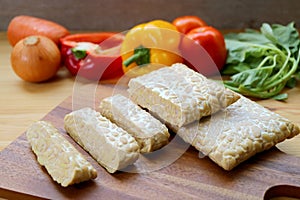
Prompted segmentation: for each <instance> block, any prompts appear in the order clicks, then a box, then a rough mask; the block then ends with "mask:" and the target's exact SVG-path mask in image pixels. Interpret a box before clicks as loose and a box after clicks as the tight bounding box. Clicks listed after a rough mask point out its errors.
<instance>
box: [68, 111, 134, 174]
mask: <svg viewBox="0 0 300 200" xmlns="http://www.w3.org/2000/svg"><path fill="white" fill-rule="evenodd" d="M64 123H65V129H66V131H67V132H68V133H69V134H70V136H71V137H72V138H73V139H74V140H75V141H76V142H77V143H78V144H79V145H81V146H82V147H83V148H84V149H85V150H86V151H88V152H89V153H90V154H91V156H92V157H93V158H95V160H97V162H98V163H99V164H100V165H102V166H103V167H104V168H106V170H107V171H108V172H110V173H114V172H116V171H117V170H119V169H122V168H125V167H126V166H128V165H130V164H133V163H134V162H135V161H136V160H137V159H138V156H139V146H138V143H137V142H136V140H135V139H134V138H133V137H132V136H131V135H130V134H129V133H127V132H126V131H125V130H123V129H122V128H120V127H118V126H117V125H116V124H114V123H112V122H111V121H109V120H108V119H107V118H105V117H103V116H102V115H101V114H100V113H99V112H96V111H95V110H93V109H91V108H82V109H80V110H76V111H73V112H71V113H69V114H67V115H66V116H65V118H64Z"/></svg>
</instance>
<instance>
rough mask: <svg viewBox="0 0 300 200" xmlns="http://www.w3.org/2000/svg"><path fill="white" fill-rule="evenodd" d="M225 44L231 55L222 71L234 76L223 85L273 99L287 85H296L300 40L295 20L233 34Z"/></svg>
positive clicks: (229, 35) (298, 70) (227, 38)
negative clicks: (284, 24) (258, 29)
mask: <svg viewBox="0 0 300 200" xmlns="http://www.w3.org/2000/svg"><path fill="white" fill-rule="evenodd" d="M225 44H226V48H227V50H228V54H227V60H226V65H225V67H224V70H223V71H222V74H226V75H231V77H230V78H231V80H230V81H225V82H224V84H225V85H226V87H228V88H230V89H232V90H234V91H237V92H240V93H242V94H244V95H247V96H252V97H258V98H271V97H273V96H276V95H277V94H279V93H280V92H281V90H282V89H283V88H284V87H285V86H286V87H295V85H296V81H297V80H299V78H300V66H299V60H300V39H299V33H298V31H297V29H296V28H295V27H294V23H293V22H291V23H289V24H288V25H287V26H283V25H280V24H272V25H270V24H267V23H264V24H262V26H261V28H260V31H257V30H253V29H247V30H245V32H242V33H230V34H227V35H225ZM297 66H299V67H297ZM297 75H299V76H297ZM292 77H293V78H292ZM276 98H278V99H284V98H287V95H281V96H278V97H276Z"/></svg>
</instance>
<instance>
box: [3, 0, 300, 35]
mask: <svg viewBox="0 0 300 200" xmlns="http://www.w3.org/2000/svg"><path fill="white" fill-rule="evenodd" d="M16 15H31V16H36V17H40V18H45V19H49V20H52V21H55V22H57V23H60V24H61V25H63V26H65V27H66V28H68V29H69V30H74V31H77V30H103V31H125V30H127V29H129V28H131V27H132V26H134V25H136V24H138V23H141V22H144V21H150V20H152V19H164V20H169V21H172V20H173V19H174V18H176V17H178V16H181V15H197V16H199V17H201V18H202V19H204V20H205V21H206V22H207V23H208V24H210V25H212V26H214V27H216V28H219V29H244V28H258V27H260V25H261V23H263V22H268V23H280V24H283V25H286V24H287V23H289V22H291V21H294V22H295V23H296V26H297V27H298V28H300V1H299V0H226V1H224V0H51V1H49V0H0V31H5V30H6V29H7V26H8V23H9V22H10V20H11V19H12V18H13V17H14V16H16Z"/></svg>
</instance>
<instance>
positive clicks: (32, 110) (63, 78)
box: [0, 32, 300, 156]
mask: <svg viewBox="0 0 300 200" xmlns="http://www.w3.org/2000/svg"><path fill="white" fill-rule="evenodd" d="M11 50H12V47H11V46H10V45H9V43H8V41H7V39H6V33H5V32H0V83H1V87H0V93H1V95H0V100H1V103H0V126H1V127H0V131H1V132H0V150H2V149H4V148H5V147H6V146H7V145H8V144H9V143H11V142H12V141H14V140H15V139H16V138H17V137H18V136H20V135H21V134H22V133H23V132H24V131H26V129H27V127H28V126H29V125H30V124H31V123H32V122H34V121H36V120H39V119H41V118H42V117H43V116H44V115H46V114H47V113H48V112H49V111H51V110H52V109H53V108H54V107H55V106H57V105H58V104H59V103H61V102H62V101H63V100H64V99H65V98H67V97H68V96H70V95H71V94H72V89H73V84H74V77H72V76H70V75H69V73H68V71H67V70H66V69H65V68H62V69H61V70H60V71H59V73H58V75H57V77H56V78H54V79H53V80H52V81H49V82H46V83H39V84H36V83H28V82H25V81H23V80H21V79H20V78H19V77H17V76H16V75H15V73H14V72H13V70H12V68H11V66H10V53H11ZM298 87H299V86H298ZM294 93H296V95H297V96H298V93H299V96H300V92H299V89H298V90H297V91H295V92H294ZM296 101H297V100H296ZM267 103H268V102H262V104H263V105H267ZM288 104H289V102H287V105H288ZM295 105H296V106H298V107H297V108H296V109H297V110H299V109H300V106H299V105H300V103H299V104H295V102H292V103H291V107H293V106H295ZM299 113H300V112H299ZM279 114H281V113H279ZM284 114H285V113H284ZM293 116H294V118H295V115H293ZM286 117H287V118H289V113H287V115H286ZM291 120H294V119H291ZM299 122H300V120H296V123H298V124H299ZM277 147H278V148H279V149H281V150H282V151H285V152H287V153H291V154H294V155H298V156H300V136H297V137H295V138H293V139H291V140H288V141H285V142H282V143H281V144H279V145H277Z"/></svg>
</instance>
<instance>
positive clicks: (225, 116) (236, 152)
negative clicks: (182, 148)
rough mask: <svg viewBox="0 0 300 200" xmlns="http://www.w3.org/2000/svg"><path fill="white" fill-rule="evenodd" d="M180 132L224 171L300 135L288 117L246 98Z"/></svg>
mask: <svg viewBox="0 0 300 200" xmlns="http://www.w3.org/2000/svg"><path fill="white" fill-rule="evenodd" d="M177 134H178V135H179V136H181V137H182V138H183V140H184V141H186V142H188V143H190V144H192V146H194V147H195V148H196V149H198V150H199V151H200V152H202V153H203V154H204V155H208V156H209V157H210V158H211V159H212V160H213V161H214V162H216V163H217V164H218V165H220V166H221V167H222V168H224V169H225V170H231V169H233V168H234V167H236V166H237V165H238V164H240V163H241V162H243V161H245V160H247V159H248V158H250V157H252V156H253V155H255V154H256V153H259V152H262V151H264V150H267V149H270V148H271V147H273V146H274V145H276V144H277V143H279V142H282V141H283V140H285V139H287V138H292V137H294V136H296V135H297V134H299V127H298V126H297V125H295V124H293V123H292V122H290V121H289V120H288V119H286V118H284V117H282V116H280V115H278V114H276V113H274V112H272V111H270V110H268V109H266V108H264V107H263V106H261V105H259V104H257V103H256V102H253V101H251V100H249V99H247V98H245V97H241V99H240V100H238V101H237V102H235V103H234V104H232V105H230V106H228V107H227V108H226V109H225V111H221V112H218V113H216V114H214V115H213V116H211V117H207V118H204V119H203V120H200V122H199V121H198V122H195V123H192V124H189V125H187V126H184V127H181V128H180V129H179V130H178V131H177Z"/></svg>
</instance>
